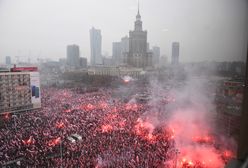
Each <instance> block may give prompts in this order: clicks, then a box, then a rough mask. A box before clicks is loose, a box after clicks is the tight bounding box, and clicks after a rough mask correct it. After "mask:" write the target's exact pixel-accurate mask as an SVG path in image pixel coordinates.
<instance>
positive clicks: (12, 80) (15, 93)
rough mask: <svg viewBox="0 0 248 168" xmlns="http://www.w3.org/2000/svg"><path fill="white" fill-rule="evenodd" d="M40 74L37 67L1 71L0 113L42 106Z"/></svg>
mask: <svg viewBox="0 0 248 168" xmlns="http://www.w3.org/2000/svg"><path fill="white" fill-rule="evenodd" d="M40 92H41V90H40V75H39V72H38V69H37V67H20V68H17V67H14V68H11V72H0V113H5V112H18V111H26V110H31V109H35V108H40V107H41V93H40Z"/></svg>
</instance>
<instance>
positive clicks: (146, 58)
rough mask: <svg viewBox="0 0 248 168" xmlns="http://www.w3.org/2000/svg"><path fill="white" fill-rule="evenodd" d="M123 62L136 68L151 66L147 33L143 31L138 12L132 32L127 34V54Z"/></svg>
mask: <svg viewBox="0 0 248 168" xmlns="http://www.w3.org/2000/svg"><path fill="white" fill-rule="evenodd" d="M124 62H125V63H126V64H127V65H129V66H131V67H137V68H147V67H151V66H152V53H149V52H147V31H143V28H142V21H141V16H140V13H139V10H138V14H137V16H136V21H135V26H134V31H130V32H129V52H128V53H125V59H124Z"/></svg>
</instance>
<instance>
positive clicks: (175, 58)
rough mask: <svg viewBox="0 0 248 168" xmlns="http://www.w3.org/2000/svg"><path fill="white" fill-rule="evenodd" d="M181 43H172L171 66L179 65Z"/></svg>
mask: <svg viewBox="0 0 248 168" xmlns="http://www.w3.org/2000/svg"><path fill="white" fill-rule="evenodd" d="M179 47H180V44H179V42H173V43H172V56H171V64H172V65H177V64H179Z"/></svg>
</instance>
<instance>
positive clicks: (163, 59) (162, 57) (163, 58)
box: [159, 55, 168, 67]
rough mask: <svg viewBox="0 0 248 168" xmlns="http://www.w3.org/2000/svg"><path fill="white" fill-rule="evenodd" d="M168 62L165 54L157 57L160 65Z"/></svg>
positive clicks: (162, 65) (163, 65)
mask: <svg viewBox="0 0 248 168" xmlns="http://www.w3.org/2000/svg"><path fill="white" fill-rule="evenodd" d="M167 63H168V58H167V56H166V55H162V56H161V58H160V59H159V66H160V67H165V66H166V65H167Z"/></svg>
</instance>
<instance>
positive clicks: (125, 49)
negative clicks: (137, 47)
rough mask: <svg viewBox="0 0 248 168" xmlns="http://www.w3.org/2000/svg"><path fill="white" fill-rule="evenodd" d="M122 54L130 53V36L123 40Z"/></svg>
mask: <svg viewBox="0 0 248 168" xmlns="http://www.w3.org/2000/svg"><path fill="white" fill-rule="evenodd" d="M121 52H122V54H123V53H125V52H129V38H128V36H125V37H122V38H121Z"/></svg>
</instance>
